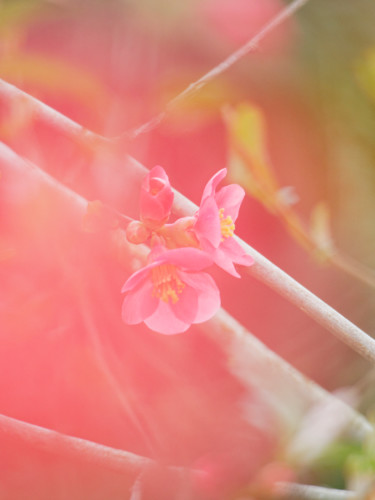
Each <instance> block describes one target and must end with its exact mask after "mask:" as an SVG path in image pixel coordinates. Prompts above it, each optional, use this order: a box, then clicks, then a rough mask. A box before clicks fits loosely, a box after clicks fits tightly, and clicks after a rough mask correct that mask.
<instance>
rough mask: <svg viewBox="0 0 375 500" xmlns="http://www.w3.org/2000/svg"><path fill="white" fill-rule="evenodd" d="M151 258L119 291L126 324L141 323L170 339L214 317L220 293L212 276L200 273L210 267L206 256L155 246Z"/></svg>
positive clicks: (194, 252)
mask: <svg viewBox="0 0 375 500" xmlns="http://www.w3.org/2000/svg"><path fill="white" fill-rule="evenodd" d="M150 256H151V259H152V262H151V263H150V264H148V265H147V266H146V267H144V268H143V269H141V270H139V271H137V272H136V273H134V274H132V275H131V276H130V278H129V279H128V280H127V281H126V283H125V284H124V286H123V288H122V292H125V293H127V295H126V296H125V298H124V302H123V305H122V319H123V321H124V322H125V323H128V324H131V325H134V324H137V323H141V322H142V321H144V322H145V324H146V325H147V326H148V327H149V328H151V330H154V331H156V332H160V333H164V334H166V335H171V334H174V333H181V332H184V331H185V330H187V329H188V328H189V326H190V325H191V324H192V323H201V322H203V321H206V320H208V319H209V318H211V316H213V315H214V314H215V312H216V311H217V310H218V308H219V307H220V293H219V290H218V288H217V286H216V283H215V282H214V280H213V279H212V278H211V276H210V275H209V274H207V273H204V272H201V271H202V269H204V268H206V267H208V266H210V265H211V264H212V259H211V258H210V256H209V255H207V254H206V253H204V252H202V251H201V250H198V249H196V248H178V249H173V250H165V249H164V248H162V247H161V246H157V247H154V249H153V250H152V251H151V254H150Z"/></svg>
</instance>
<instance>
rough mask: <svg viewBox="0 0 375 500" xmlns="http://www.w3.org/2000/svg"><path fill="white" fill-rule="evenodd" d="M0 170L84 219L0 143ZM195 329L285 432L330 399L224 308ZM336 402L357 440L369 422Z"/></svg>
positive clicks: (83, 203) (81, 202)
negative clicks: (256, 392)
mask: <svg viewBox="0 0 375 500" xmlns="http://www.w3.org/2000/svg"><path fill="white" fill-rule="evenodd" d="M134 161H135V160H134ZM0 170H1V172H2V184H3V183H5V184H6V183H7V181H8V180H12V177H15V178H14V181H16V180H17V179H19V178H22V179H24V180H26V181H27V182H28V184H31V183H32V182H33V181H37V182H39V183H42V184H46V185H47V186H49V187H50V188H51V189H52V190H53V192H54V195H55V196H61V197H63V198H64V199H66V200H67V201H68V202H69V203H70V204H72V206H74V207H75V209H76V211H77V217H83V214H84V210H85V208H86V207H87V203H88V202H87V200H85V199H84V198H83V197H82V196H80V195H78V194H77V193H75V192H74V191H72V190H71V189H69V188H67V187H66V186H64V185H62V184H61V183H60V182H59V181H57V180H56V179H54V178H53V177H51V176H50V175H48V174H47V173H45V172H44V171H42V170H41V169H39V168H38V167H36V166H35V165H33V164H32V163H30V162H29V161H26V160H24V159H22V158H20V157H19V156H18V155H17V154H16V153H14V151H12V150H11V149H10V148H9V147H8V146H6V145H5V144H2V143H0ZM176 203H177V207H178V208H179V209H181V207H180V205H179V204H181V203H182V204H183V205H184V208H185V209H187V210H189V209H190V208H194V204H192V202H190V201H188V200H187V201H186V199H185V198H183V197H182V195H178V196H177V202H176ZM128 246H129V255H131V253H132V252H133V256H135V255H136V254H137V252H138V253H140V252H141V253H142V257H143V248H142V247H139V246H136V245H128ZM129 262H130V260H129ZM200 328H201V329H203V330H204V332H205V334H206V335H209V336H210V337H211V338H212V340H213V341H214V342H216V343H217V344H219V345H220V346H221V348H222V350H223V351H224V352H225V353H226V357H227V360H228V363H229V368H230V370H231V371H232V373H233V374H234V375H235V376H236V377H237V378H239V379H241V380H242V381H243V382H244V383H245V385H247V386H248V387H250V390H251V388H252V387H257V388H259V389H260V390H261V391H262V392H263V393H264V395H265V397H266V398H267V400H268V401H269V402H270V403H271V405H272V406H273V407H274V408H275V409H276V410H277V413H278V415H279V417H280V419H281V421H283V424H284V428H285V429H286V431H288V430H289V432H291V430H292V429H294V427H295V423H296V421H298V420H299V418H300V417H301V416H302V415H303V414H304V413H305V412H306V410H307V409H308V408H309V407H310V406H311V405H313V404H316V403H318V402H320V401H325V400H326V401H331V400H332V399H333V397H332V396H331V395H330V394H329V393H328V392H326V391H325V390H324V389H322V388H320V387H319V386H318V385H317V384H315V383H314V382H312V381H310V380H308V379H307V378H305V377H304V376H303V375H301V374H300V373H299V372H298V371H297V370H295V369H294V368H292V367H291V366H290V365H289V364H288V363H287V362H285V361H284V360H282V359H281V358H280V357H279V356H277V354H275V353H273V352H272V351H271V350H270V349H268V348H267V347H266V346H265V345H264V344H262V343H261V342H260V341H259V340H258V339H256V338H255V337H254V336H253V335H252V334H251V333H250V332H248V331H247V330H246V329H245V328H244V327H243V326H242V325H241V324H240V323H238V321H236V320H235V319H234V318H233V317H231V316H230V315H229V314H228V313H227V312H225V311H224V310H221V311H220V312H219V313H218V314H217V315H216V316H215V317H214V318H213V319H212V320H210V321H208V322H206V323H203V324H202V325H200ZM338 404H339V407H340V411H342V412H343V413H345V414H346V415H347V420H348V427H350V428H351V429H352V431H353V432H354V433H355V435H356V437H358V439H361V440H362V439H364V438H365V437H366V436H368V435H369V434H370V433H371V432H372V426H371V424H370V423H369V422H368V421H367V420H366V419H365V418H364V417H363V416H362V415H360V414H359V413H357V412H356V411H354V410H353V409H352V408H350V407H349V406H347V405H346V404H345V403H342V404H341V403H338ZM291 415H292V417H291ZM291 418H292V421H291Z"/></svg>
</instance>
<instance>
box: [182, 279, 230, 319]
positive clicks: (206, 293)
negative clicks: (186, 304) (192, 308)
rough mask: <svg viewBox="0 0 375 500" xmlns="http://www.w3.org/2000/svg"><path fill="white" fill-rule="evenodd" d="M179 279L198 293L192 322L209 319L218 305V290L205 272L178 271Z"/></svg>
mask: <svg viewBox="0 0 375 500" xmlns="http://www.w3.org/2000/svg"><path fill="white" fill-rule="evenodd" d="M180 274H181V279H182V280H183V281H184V283H186V285H189V286H190V287H191V288H194V290H195V291H196V292H197V293H198V305H197V311H196V316H195V319H194V321H193V323H202V322H203V321H207V320H208V319H210V318H211V317H212V316H213V315H214V314H215V313H216V311H217V310H218V309H219V307H220V291H219V289H218V287H217V285H216V283H215V281H214V280H213V278H212V277H211V276H210V275H209V274H207V273H182V272H181V273H180Z"/></svg>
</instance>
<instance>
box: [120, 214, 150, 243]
mask: <svg viewBox="0 0 375 500" xmlns="http://www.w3.org/2000/svg"><path fill="white" fill-rule="evenodd" d="M150 234H151V232H150V230H149V229H148V228H147V227H146V226H145V225H144V224H143V223H142V222H139V221H138V220H133V221H131V222H130V223H129V224H128V227H127V228H126V237H127V239H128V241H130V243H135V244H136V245H139V244H140V243H145V242H146V241H147V240H148V238H149V237H150Z"/></svg>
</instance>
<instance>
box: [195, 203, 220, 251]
mask: <svg viewBox="0 0 375 500" xmlns="http://www.w3.org/2000/svg"><path fill="white" fill-rule="evenodd" d="M194 231H195V234H196V235H197V238H198V239H199V240H202V239H203V238H204V239H206V240H208V241H209V242H210V243H211V244H212V245H213V246H214V247H218V246H219V244H220V240H221V226H220V217H219V210H218V206H217V204H216V202H215V200H214V198H213V197H212V196H210V197H209V198H206V200H205V201H204V202H203V203H202V206H201V207H200V208H199V210H198V214H197V221H196V223H195V225H194Z"/></svg>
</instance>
